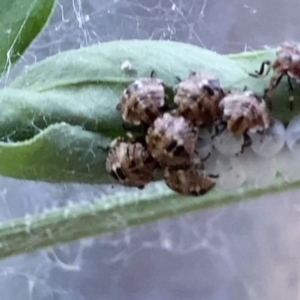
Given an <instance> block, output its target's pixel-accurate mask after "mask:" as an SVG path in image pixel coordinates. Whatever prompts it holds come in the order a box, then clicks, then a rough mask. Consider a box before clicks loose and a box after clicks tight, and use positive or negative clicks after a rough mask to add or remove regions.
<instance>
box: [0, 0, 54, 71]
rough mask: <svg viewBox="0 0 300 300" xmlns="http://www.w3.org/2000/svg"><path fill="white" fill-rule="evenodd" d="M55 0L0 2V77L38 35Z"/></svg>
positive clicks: (2, 0)
mask: <svg viewBox="0 0 300 300" xmlns="http://www.w3.org/2000/svg"><path fill="white" fill-rule="evenodd" d="M55 4H56V0H14V1H11V0H1V1H0V28H1V30H0V41H1V43H0V74H2V73H3V72H4V71H5V70H7V69H8V68H10V67H11V66H12V65H13V64H14V63H15V62H16V61H17V60H18V59H19V58H20V57H21V56H22V54H23V53H24V52H25V50H26V49H27V47H28V46H29V45H30V43H31V42H32V41H33V40H34V39H35V38H36V36H37V35H38V34H39V33H40V32H41V30H42V29H43V28H44V26H45V25H46V24H47V21H48V19H49V18H50V16H51V15H52V12H53V9H54V7H55Z"/></svg>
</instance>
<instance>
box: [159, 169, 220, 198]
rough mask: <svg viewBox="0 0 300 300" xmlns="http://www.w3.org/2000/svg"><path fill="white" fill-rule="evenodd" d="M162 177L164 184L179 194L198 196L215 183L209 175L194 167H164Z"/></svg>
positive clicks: (207, 190)
mask: <svg viewBox="0 0 300 300" xmlns="http://www.w3.org/2000/svg"><path fill="white" fill-rule="evenodd" d="M164 179H165V183H166V185H167V186H168V187H169V188H170V189H172V190H173V191H176V192H177V193H179V194H183V195H191V196H199V195H204V194H206V193H207V192H209V191H210V190H211V189H212V188H213V187H214V186H215V185H216V181H215V180H214V179H213V178H212V177H209V176H205V175H203V174H201V172H200V171H199V170H197V169H195V168H189V169H184V170H182V169H176V170H170V169H168V168H167V169H165V171H164Z"/></svg>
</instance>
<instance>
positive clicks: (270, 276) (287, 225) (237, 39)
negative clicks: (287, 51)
mask: <svg viewBox="0 0 300 300" xmlns="http://www.w3.org/2000/svg"><path fill="white" fill-rule="evenodd" d="M299 12H300V2H299V1H298V0H289V1H282V0H265V1H260V0H248V1H247V0H243V1H240V0H230V1H229V0H227V1H225V0H185V1H183V0H139V1H138V0H123V1H120V0H108V1H104V0H72V1H71V0H60V1H59V4H58V6H57V8H56V11H55V14H54V16H53V17H52V19H51V22H50V24H49V25H48V26H47V28H46V29H45V31H44V32H43V33H42V35H41V36H40V37H39V38H38V39H37V40H36V42H35V43H34V44H33V45H32V46H31V47H30V48H29V50H28V51H27V53H26V54H25V55H24V56H23V57H22V59H21V61H20V63H19V64H18V65H17V67H16V68H15V69H14V70H10V72H9V76H10V78H13V77H15V76H16V75H17V74H18V73H19V72H22V71H23V70H24V68H26V67H27V66H28V65H31V64H33V63H35V62H37V61H40V60H42V59H44V58H46V57H48V56H50V55H54V54H56V53H59V52H61V51H65V50H69V49H76V48H80V47H86V46H89V45H93V44H97V43H102V42H106V41H111V40H120V39H165V40H167V39H169V40H174V41H182V42H186V43H191V44H195V45H198V46H202V47H205V48H208V49H211V50H214V51H217V52H220V53H224V54H227V53H237V52H242V51H245V50H254V49H263V48H265V47H272V46H273V47H274V46H277V45H278V44H280V43H281V42H283V41H299V40H300V30H298V26H299V25H300V19H299ZM114 190H116V189H114ZM111 192H112V190H111V188H110V187H101V186H86V185H49V184H45V183H34V182H25V181H17V180H12V179H7V178H1V180H0V221H5V220H9V219H12V218H16V217H21V216H24V215H26V214H36V213H40V212H42V211H44V210H46V209H51V208H53V207H58V206H63V205H67V203H69V202H80V201H91V200H93V199H94V198H97V197H100V196H102V195H105V194H107V193H111ZM299 196H300V191H294V192H290V193H283V194H279V195H277V196H272V197H263V198H260V199H257V200H256V201H252V202H249V203H241V204H237V205H233V206H229V207H225V208H220V209H214V210H210V211H206V212H202V213H197V214H190V215H187V216H184V217H181V218H177V219H172V220H167V221H163V222H159V223H155V224H151V225H147V226H144V227H141V228H136V229H132V230H127V231H125V232H121V233H118V234H114V235H113V236H109V237H99V238H95V239H88V240H84V241H80V242H76V243H73V244H70V245H66V246H62V247H56V248H54V249H47V250H44V251H40V252H37V253H34V254H30V255H26V256H18V257H16V258H11V259H7V260H4V261H1V262H0V291H1V298H2V299H6V300H27V299H30V300H54V299H55V300H96V299H97V300H99V299H101V300H102V299H103V300H127V299H130V300H140V299H142V300H169V299H170V300H177V299H178V300H185V299H191V300H194V299H195V300H244V299H245V300H248V299H260V300H262V299H264V300H282V299H285V300H289V299H291V300H295V299H300V283H299V275H300V269H299V267H300V259H299V258H300V255H299V249H300V247H299V246H300V233H298V230H300V223H299V220H300V213H299V200H298V198H299ZM299 232H300V231H299Z"/></svg>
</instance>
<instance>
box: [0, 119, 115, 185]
mask: <svg viewBox="0 0 300 300" xmlns="http://www.w3.org/2000/svg"><path fill="white" fill-rule="evenodd" d="M110 142H111V139H109V138H107V137H105V136H102V135H101V134H98V133H93V132H88V131H86V130H83V129H82V128H81V127H80V126H71V125H69V124H66V123H60V124H55V125H51V126H49V127H48V128H47V129H45V130H43V131H42V132H41V133H40V134H38V135H36V136H35V137H34V138H32V139H31V140H30V141H25V142H20V143H3V142H2V143H0V172H1V174H2V175H4V176H9V177H14V178H20V179H31V180H44V181H49V182H58V181H59V182H82V183H101V182H106V183H109V182H111V179H110V177H109V176H108V174H107V172H106V171H105V158H106V155H107V153H106V151H103V150H102V149H101V148H99V147H100V146H101V147H102V148H103V147H105V148H108V147H109V143H110Z"/></svg>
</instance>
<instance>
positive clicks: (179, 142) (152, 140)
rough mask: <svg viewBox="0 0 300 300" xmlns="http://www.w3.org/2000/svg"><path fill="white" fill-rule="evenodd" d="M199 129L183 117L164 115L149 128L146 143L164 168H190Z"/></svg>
mask: <svg viewBox="0 0 300 300" xmlns="http://www.w3.org/2000/svg"><path fill="white" fill-rule="evenodd" d="M197 137H198V130H197V128H196V127H195V126H194V125H193V124H192V123H191V122H189V121H188V120H186V119H184V118H183V117H182V116H177V115H173V114H171V113H164V114H163V115H162V116H160V117H158V118H157V119H156V120H155V121H154V123H153V124H152V125H151V126H150V127H149V129H148V132H147V136H146V142H147V147H148V150H149V151H150V153H151V155H152V156H153V157H154V158H155V159H156V160H157V161H158V162H159V164H160V165H161V166H162V167H166V166H167V167H175V168H178V167H182V168H184V167H188V166H190V164H191V159H192V156H193V153H194V150H195V144H196V140H197Z"/></svg>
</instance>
